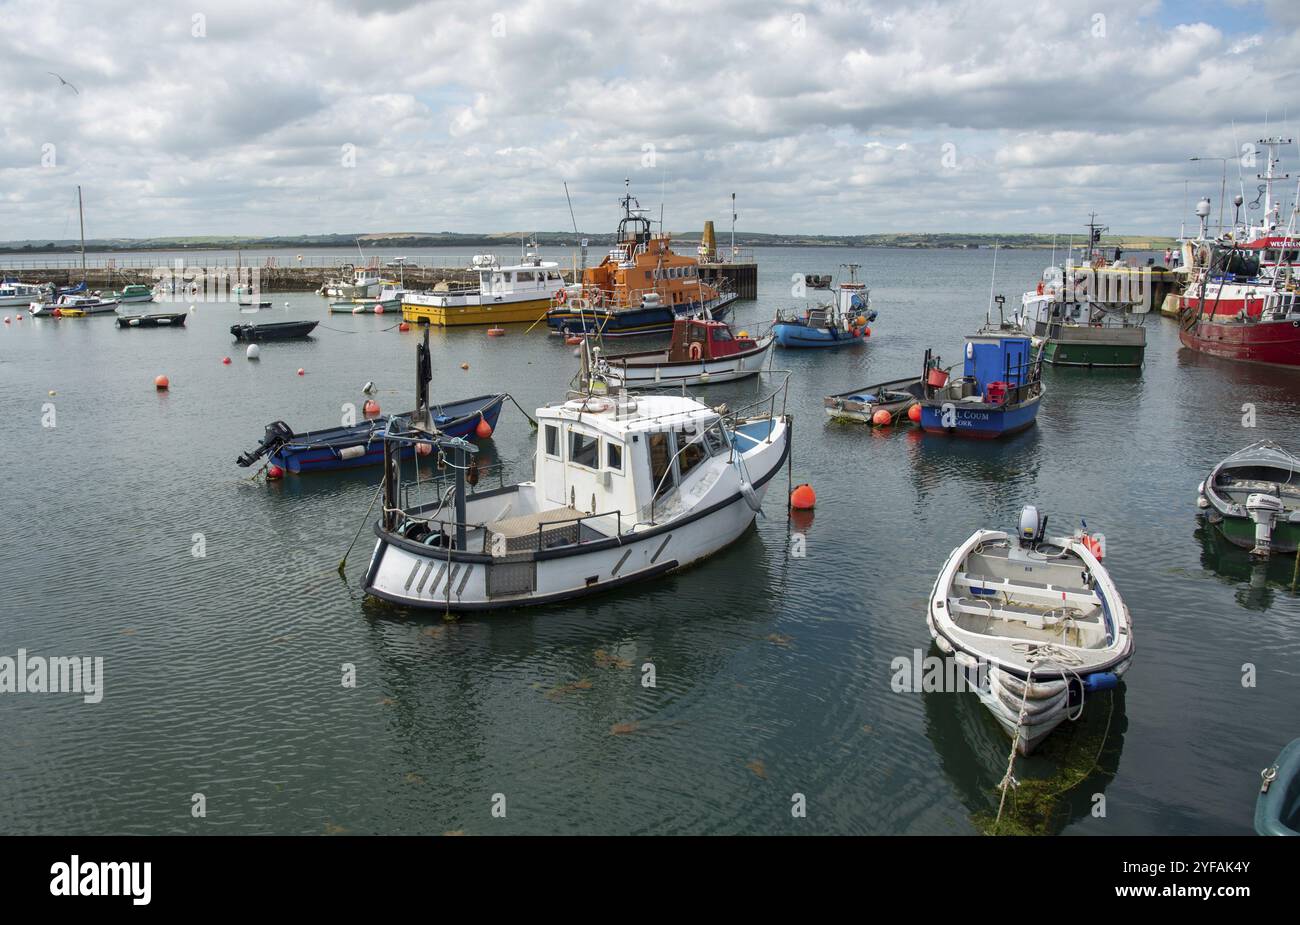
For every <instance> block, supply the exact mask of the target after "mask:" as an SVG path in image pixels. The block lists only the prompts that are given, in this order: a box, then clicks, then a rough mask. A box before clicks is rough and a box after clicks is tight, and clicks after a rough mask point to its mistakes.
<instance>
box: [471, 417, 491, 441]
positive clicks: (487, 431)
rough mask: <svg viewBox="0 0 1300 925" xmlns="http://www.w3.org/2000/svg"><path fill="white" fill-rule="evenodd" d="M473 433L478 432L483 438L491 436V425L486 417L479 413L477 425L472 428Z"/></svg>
mask: <svg viewBox="0 0 1300 925" xmlns="http://www.w3.org/2000/svg"><path fill="white" fill-rule="evenodd" d="M474 433H476V434H478V436H479V437H480V438H481V439H483V440H486V439H487V438H488V437H490V436H492V425H491V424H489V423H488V422H487V418H485V417H483V416H482V415H479V419H478V426H476V427H475V428H474Z"/></svg>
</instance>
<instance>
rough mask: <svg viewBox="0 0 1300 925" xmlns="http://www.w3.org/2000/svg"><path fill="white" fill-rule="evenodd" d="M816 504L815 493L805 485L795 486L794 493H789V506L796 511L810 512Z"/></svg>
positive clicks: (809, 486)
mask: <svg viewBox="0 0 1300 925" xmlns="http://www.w3.org/2000/svg"><path fill="white" fill-rule="evenodd" d="M816 504H817V493H816V492H815V491H813V488H812V486H811V485H809V484H807V483H805V484H803V485H796V486H795V489H794V491H792V492H790V506H791V507H792V508H794V509H795V510H796V511H811V510H812V509H813V506H814V505H816Z"/></svg>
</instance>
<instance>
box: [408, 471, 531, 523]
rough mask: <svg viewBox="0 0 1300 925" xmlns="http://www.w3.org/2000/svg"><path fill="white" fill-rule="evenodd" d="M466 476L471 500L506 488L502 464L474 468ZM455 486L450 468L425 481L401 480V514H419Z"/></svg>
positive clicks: (454, 477) (454, 479)
mask: <svg viewBox="0 0 1300 925" xmlns="http://www.w3.org/2000/svg"><path fill="white" fill-rule="evenodd" d="M435 465H436V464H435ZM417 471H418V470H417ZM466 475H467V478H466V488H467V489H468V496H469V497H471V498H472V497H473V496H474V494H475V493H476V492H479V491H486V490H490V489H499V488H505V487H506V467H505V464H504V463H499V462H498V463H492V464H490V465H487V466H483V467H481V468H480V467H474V468H472V469H470V470H469V471H468V472H467V473H466ZM471 478H472V479H473V481H472V482H471V481H470V479H471ZM455 484H456V473H455V471H454V470H452V469H451V468H450V467H448V468H447V469H446V470H445V471H442V472H435V474H434V475H433V476H432V477H430V478H427V479H419V480H418V481H413V482H412V481H406V480H403V482H402V486H401V488H402V505H401V513H403V514H407V513H408V512H419V511H420V509H422V508H426V507H428V506H429V505H430V504H433V503H435V502H437V501H439V500H441V498H442V496H443V495H444V494H446V492H447V491H448V489H450V488H452V487H453V486H454V485H455ZM430 496H431V497H430Z"/></svg>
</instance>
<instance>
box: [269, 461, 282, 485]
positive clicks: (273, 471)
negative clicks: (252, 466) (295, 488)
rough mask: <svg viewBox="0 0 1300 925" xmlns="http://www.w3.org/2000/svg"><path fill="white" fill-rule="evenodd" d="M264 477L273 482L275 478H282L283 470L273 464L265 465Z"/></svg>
mask: <svg viewBox="0 0 1300 925" xmlns="http://www.w3.org/2000/svg"><path fill="white" fill-rule="evenodd" d="M266 478H267V481H271V482H274V481H275V480H276V479H282V478H284V470H283V469H281V468H280V467H279V466H277V465H274V464H272V465H270V466H267V467H266Z"/></svg>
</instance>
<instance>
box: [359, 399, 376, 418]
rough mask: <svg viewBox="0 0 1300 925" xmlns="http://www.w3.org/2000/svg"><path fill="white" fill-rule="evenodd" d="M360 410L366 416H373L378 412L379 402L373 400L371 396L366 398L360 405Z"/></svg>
mask: <svg viewBox="0 0 1300 925" xmlns="http://www.w3.org/2000/svg"><path fill="white" fill-rule="evenodd" d="M361 410H362V411H364V412H365V413H366V415H367V416H372V417H373V416H374V415H376V414H378V413H379V402H377V401H375V400H374V399H373V398H367V399H366V403H365V404H364V405H362V407H361Z"/></svg>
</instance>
